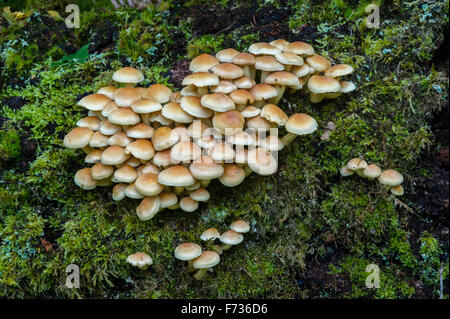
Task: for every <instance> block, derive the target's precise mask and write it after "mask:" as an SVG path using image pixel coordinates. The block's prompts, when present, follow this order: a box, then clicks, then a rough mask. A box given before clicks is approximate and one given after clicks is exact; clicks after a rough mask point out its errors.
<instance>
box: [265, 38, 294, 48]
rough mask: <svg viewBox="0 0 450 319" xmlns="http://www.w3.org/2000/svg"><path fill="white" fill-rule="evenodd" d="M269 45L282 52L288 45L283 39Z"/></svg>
mask: <svg viewBox="0 0 450 319" xmlns="http://www.w3.org/2000/svg"><path fill="white" fill-rule="evenodd" d="M269 44H270V45H273V46H274V47H277V48H278V49H280V50H284V48H285V47H286V46H287V45H288V44H289V42H288V41H286V40H284V39H277V40H273V41H271V42H269Z"/></svg>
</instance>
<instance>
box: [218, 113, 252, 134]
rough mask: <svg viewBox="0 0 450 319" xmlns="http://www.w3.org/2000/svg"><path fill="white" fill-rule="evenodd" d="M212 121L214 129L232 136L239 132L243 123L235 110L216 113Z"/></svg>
mask: <svg viewBox="0 0 450 319" xmlns="http://www.w3.org/2000/svg"><path fill="white" fill-rule="evenodd" d="M212 121H213V126H214V128H215V129H216V130H218V131H219V132H220V133H222V134H225V135H233V134H235V133H237V132H239V131H241V130H242V129H243V128H244V123H245V120H244V117H243V116H242V115H241V113H240V112H238V111H235V110H231V111H227V112H223V113H216V114H215V115H214V117H213V120H212Z"/></svg>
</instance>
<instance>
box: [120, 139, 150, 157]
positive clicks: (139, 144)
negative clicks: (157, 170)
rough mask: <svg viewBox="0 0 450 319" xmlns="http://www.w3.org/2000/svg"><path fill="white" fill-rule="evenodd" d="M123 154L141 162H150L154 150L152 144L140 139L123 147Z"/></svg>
mask: <svg viewBox="0 0 450 319" xmlns="http://www.w3.org/2000/svg"><path fill="white" fill-rule="evenodd" d="M125 154H132V155H133V156H134V157H136V158H138V159H142V160H150V159H151V158H152V157H153V155H155V149H154V147H153V144H152V142H150V141H149V140H145V139H140V140H137V141H134V142H132V143H130V144H128V145H127V146H126V147H125Z"/></svg>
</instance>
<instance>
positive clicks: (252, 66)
mask: <svg viewBox="0 0 450 319" xmlns="http://www.w3.org/2000/svg"><path fill="white" fill-rule="evenodd" d="M255 77H256V69H255V66H254V65H250V78H252V79H253V80H254V79H255Z"/></svg>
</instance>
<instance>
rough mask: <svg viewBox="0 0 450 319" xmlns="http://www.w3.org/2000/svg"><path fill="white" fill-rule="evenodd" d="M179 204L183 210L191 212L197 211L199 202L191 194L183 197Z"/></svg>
mask: <svg viewBox="0 0 450 319" xmlns="http://www.w3.org/2000/svg"><path fill="white" fill-rule="evenodd" d="M179 204H180V208H181V209H182V210H184V211H185V212H189V213H191V212H194V211H196V210H197V208H198V202H197V201H196V200H193V199H192V198H191V197H189V196H186V197H183V198H182V199H181V200H180V203H179Z"/></svg>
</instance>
